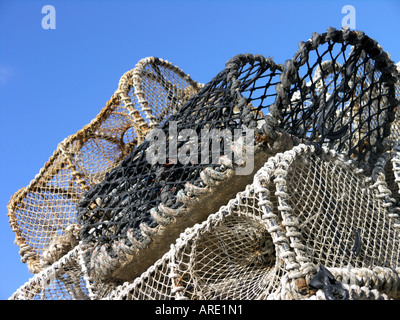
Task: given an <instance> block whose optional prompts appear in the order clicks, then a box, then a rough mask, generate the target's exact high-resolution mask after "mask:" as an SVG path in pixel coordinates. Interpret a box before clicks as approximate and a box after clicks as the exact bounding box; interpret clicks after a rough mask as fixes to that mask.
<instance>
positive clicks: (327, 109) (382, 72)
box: [271, 28, 398, 165]
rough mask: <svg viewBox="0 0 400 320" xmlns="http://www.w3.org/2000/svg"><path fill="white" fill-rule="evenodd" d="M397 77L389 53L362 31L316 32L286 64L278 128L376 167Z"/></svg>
mask: <svg viewBox="0 0 400 320" xmlns="http://www.w3.org/2000/svg"><path fill="white" fill-rule="evenodd" d="M396 76H397V73H396V70H395V67H394V64H393V62H392V61H391V60H390V58H389V56H388V54H387V53H386V52H384V51H383V50H382V48H381V47H380V46H379V45H378V44H377V42H376V41H375V40H373V39H371V38H369V37H368V36H366V35H365V34H364V33H362V32H358V31H350V30H349V29H343V30H335V29H333V28H329V29H328V31H327V32H326V33H323V34H317V33H314V34H313V35H312V38H311V39H310V40H308V41H307V42H300V44H299V51H298V52H297V53H296V54H295V55H294V57H293V59H291V60H288V61H287V62H286V68H285V72H284V73H283V74H282V77H281V78H282V81H281V85H280V87H279V90H278V89H277V91H279V92H280V93H281V94H280V95H279V99H278V100H277V103H276V106H275V108H273V109H272V110H271V112H272V114H273V115H274V117H275V119H276V120H279V124H275V125H278V127H280V128H283V129H285V130H287V131H288V132H289V133H291V134H294V135H296V136H298V137H300V138H303V139H307V140H309V141H313V142H314V143H318V144H319V145H326V146H328V147H329V148H334V149H336V150H338V151H340V152H343V153H345V154H346V155H348V156H349V157H351V158H353V159H355V160H357V161H358V162H364V163H366V164H369V165H373V164H374V162H375V161H376V160H377V158H378V157H379V156H380V155H381V154H382V152H384V151H385V146H384V138H385V137H387V136H388V135H389V134H390V123H391V122H392V121H393V120H394V114H395V107H396V106H397V104H398V100H396V98H395V88H394V83H395V82H396V81H397V78H396Z"/></svg>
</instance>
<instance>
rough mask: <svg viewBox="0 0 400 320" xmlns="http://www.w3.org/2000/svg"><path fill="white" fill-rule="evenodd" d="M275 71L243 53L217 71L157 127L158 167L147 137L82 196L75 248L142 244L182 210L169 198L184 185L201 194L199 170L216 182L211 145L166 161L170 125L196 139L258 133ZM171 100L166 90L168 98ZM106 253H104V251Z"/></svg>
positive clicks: (272, 96) (220, 171)
mask: <svg viewBox="0 0 400 320" xmlns="http://www.w3.org/2000/svg"><path fill="white" fill-rule="evenodd" d="M281 68H282V67H281V66H278V65H275V64H274V63H273V62H272V60H271V59H267V58H264V57H262V56H253V55H250V54H247V55H238V56H236V57H234V58H233V59H231V60H230V61H228V62H227V64H226V68H225V69H224V70H223V71H221V72H220V73H219V74H218V75H217V76H216V77H215V78H214V79H212V80H211V81H210V82H209V83H208V84H207V85H205V87H204V88H203V89H202V90H201V91H200V92H199V93H198V94H196V95H195V96H194V97H193V98H192V99H191V100H190V101H188V102H187V103H186V104H185V105H184V106H183V107H182V108H181V109H180V110H179V112H176V113H175V114H172V115H171V116H170V118H169V119H168V120H167V121H166V122H165V123H164V124H162V126H161V127H160V129H161V130H162V133H163V134H162V135H165V141H166V143H165V146H164V147H165V153H166V155H167V157H166V159H165V163H162V162H163V161H162V160H160V159H159V162H161V163H154V164H151V163H150V162H149V160H148V158H147V157H146V150H147V151H148V150H149V147H151V144H155V143H156V139H155V140H151V139H148V140H146V142H144V143H143V144H142V145H140V146H139V147H138V148H136V149H135V150H134V151H133V152H132V153H131V154H130V156H128V157H127V158H126V159H125V160H124V161H123V162H122V163H121V164H120V165H119V166H118V167H117V168H115V169H114V170H112V171H111V172H109V173H108V174H107V175H106V177H105V179H104V181H103V182H102V183H100V184H98V185H96V186H95V187H93V188H92V189H91V190H90V191H89V192H88V193H87V194H86V196H85V197H84V199H83V200H82V201H81V202H80V203H79V205H78V219H79V221H80V223H81V225H82V229H81V237H82V240H83V242H85V243H96V245H97V246H101V245H103V244H109V243H112V242H113V241H119V240H122V241H124V243H125V245H126V246H128V247H135V246H136V247H141V246H142V245H145V244H146V243H147V242H148V241H149V237H148V235H149V233H151V232H152V230H155V229H154V228H156V227H157V226H158V225H160V224H164V223H168V221H169V220H171V218H172V217H173V216H176V215H178V214H179V212H180V211H182V210H183V208H184V204H183V203H182V202H181V201H179V197H177V195H178V192H179V190H182V188H183V187H184V185H185V184H186V183H188V182H189V183H191V186H192V188H193V189H197V190H201V188H203V187H204V176H203V178H201V173H202V172H203V173H204V172H208V174H209V175H210V176H209V178H210V179H211V180H212V179H214V180H218V179H219V178H220V177H223V175H224V171H225V170H226V169H227V167H226V166H225V165H223V164H220V163H218V162H217V163H216V162H215V158H213V156H215V152H214V153H213V150H214V149H212V147H213V144H212V143H211V142H210V143H209V146H208V147H207V148H206V150H204V147H201V141H200V140H202V142H204V138H203V139H200V138H199V141H198V146H197V147H198V156H197V161H196V160H194V161H192V162H194V163H191V162H189V163H187V164H183V163H182V162H181V161H172V159H171V158H170V157H169V155H170V154H171V153H170V149H171V150H172V149H173V150H175V149H174V148H173V142H172V140H171V139H170V138H171V137H170V130H171V127H172V126H176V130H177V132H178V133H180V132H182V130H183V129H192V130H194V132H195V133H196V134H197V135H198V137H202V134H203V133H202V130H204V129H207V130H208V132H211V130H213V129H214V130H216V131H215V132H216V133H218V132H226V130H228V131H229V132H231V134H232V136H233V135H234V130H235V129H243V128H248V129H252V130H255V132H256V134H257V133H261V130H260V127H261V125H262V123H264V122H265V121H264V117H265V115H266V114H267V113H268V107H269V105H270V104H272V103H273V102H274V101H275V100H276V93H275V91H274V88H275V86H276V84H277V83H278V82H279V76H280V74H281ZM172 95H173V92H171V98H173V97H172ZM224 130H225V131H224ZM215 132H214V134H215ZM243 134H245V131H243ZM158 136H160V134H158ZM203 137H204V136H203ZM181 138H182V140H181ZM160 141H162V140H160ZM188 142H189V140H187V139H186V140H185V137H179V138H178V141H177V143H176V146H177V149H176V150H177V152H179V151H180V150H181V149H182V148H185V147H187V146H188ZM220 143H221V144H220V149H219V150H218V151H219V154H218V155H217V156H223V155H224V154H225V151H226V150H225V149H226V148H230V146H229V147H228V146H225V145H224V143H226V140H224V139H222V138H221V140H220ZM160 148H162V147H161V146H160ZM204 151H206V154H207V157H206V158H203V157H204V156H203V154H204ZM202 152H203V153H202ZM205 159H206V161H204V160H205ZM192 160H193V159H192ZM206 169H212V170H210V171H207V170H206ZM108 250H109V251H112V249H111V247H109V248H108ZM112 254H113V253H112V252H111V255H112Z"/></svg>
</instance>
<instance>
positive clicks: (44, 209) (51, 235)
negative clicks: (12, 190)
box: [8, 58, 201, 273]
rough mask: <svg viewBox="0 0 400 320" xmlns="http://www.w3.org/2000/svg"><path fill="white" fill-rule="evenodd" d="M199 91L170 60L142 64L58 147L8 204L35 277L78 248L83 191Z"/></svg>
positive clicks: (129, 73)
mask: <svg viewBox="0 0 400 320" xmlns="http://www.w3.org/2000/svg"><path fill="white" fill-rule="evenodd" d="M159 73H162V74H163V75H162V76H159V75H158V74H159ZM200 87H201V86H200V85H198V84H197V83H196V82H194V81H193V80H191V79H190V77H189V76H187V75H185V74H184V73H183V72H182V71H181V70H180V69H178V68H177V67H175V66H173V65H171V64H170V63H168V62H167V61H163V60H161V59H157V58H146V59H143V60H141V61H140V62H139V63H138V64H137V66H136V67H135V69H133V70H131V71H129V72H127V73H125V74H124V75H123V76H122V77H121V79H120V82H119V86H118V90H117V91H116V92H115V93H114V95H113V96H112V97H111V99H110V100H109V101H108V102H107V104H106V106H105V107H104V108H103V109H102V111H101V112H100V113H99V114H98V115H97V117H96V118H95V119H94V120H92V122H91V123H90V124H88V125H87V126H85V127H84V128H83V129H81V130H80V131H78V132H77V133H75V134H74V135H72V136H69V137H68V138H66V139H65V140H64V141H63V142H62V143H60V144H59V145H58V147H57V150H56V151H55V152H54V154H53V155H52V156H51V157H50V159H49V160H48V162H47V163H46V164H45V165H44V167H43V168H42V169H41V170H40V172H39V174H38V175H37V176H36V177H35V179H34V180H32V181H31V183H30V184H29V185H28V186H27V187H25V188H22V189H21V190H19V191H18V192H17V193H16V194H15V195H14V196H13V197H12V198H11V200H10V202H9V205H8V210H9V214H8V215H9V217H10V224H11V226H12V228H13V231H14V232H15V233H16V244H17V245H18V246H19V247H20V248H21V251H20V254H21V257H22V258H21V260H22V261H23V262H28V267H29V270H30V271H31V272H34V273H36V272H38V271H40V270H41V269H42V267H44V266H47V265H49V264H51V263H53V262H55V261H56V260H57V259H58V258H60V257H61V256H62V255H63V254H65V253H67V252H68V251H69V250H70V249H72V248H73V247H74V246H75V245H76V244H77V242H78V241H79V230H78V231H77V232H74V235H75V237H71V236H70V234H71V232H68V231H67V228H68V227H70V229H74V230H75V231H76V229H78V228H79V226H78V225H77V223H78V221H77V214H76V208H75V207H76V203H77V202H78V200H79V199H80V198H81V197H82V195H83V194H84V192H86V191H87V190H89V188H90V187H91V186H93V185H95V184H97V183H99V182H100V181H102V180H103V179H104V177H105V174H106V173H107V172H108V171H109V170H111V169H112V168H114V167H115V166H116V165H118V164H119V163H120V162H121V160H122V159H124V158H125V157H126V156H127V155H128V154H130V153H131V152H132V150H133V149H134V147H135V146H136V145H137V144H140V143H142V142H143V140H144V136H145V134H146V133H147V132H148V130H149V129H150V128H151V126H152V125H154V123H155V122H156V121H161V120H162V119H163V117H164V116H165V115H166V114H167V113H172V112H174V111H176V109H179V108H180V107H181V105H182V104H183V103H184V102H185V101H186V100H187V99H188V98H189V97H190V96H191V95H193V94H194V93H195V92H197V91H198V90H199V88H200ZM161 96H163V97H165V99H164V100H168V99H169V100H168V101H169V103H168V105H167V104H166V103H165V101H158V100H154V97H161ZM138 99H139V101H137V100H138ZM146 116H150V118H146ZM68 233H69V234H68ZM63 235H64V237H62V236H63ZM62 238H63V240H62V243H57V241H58V242H59V240H60V239H62ZM67 240H70V242H69V243H68V241H67ZM52 248H53V249H55V248H57V250H56V251H54V250H52ZM43 253H45V254H44V255H45V257H44V258H43Z"/></svg>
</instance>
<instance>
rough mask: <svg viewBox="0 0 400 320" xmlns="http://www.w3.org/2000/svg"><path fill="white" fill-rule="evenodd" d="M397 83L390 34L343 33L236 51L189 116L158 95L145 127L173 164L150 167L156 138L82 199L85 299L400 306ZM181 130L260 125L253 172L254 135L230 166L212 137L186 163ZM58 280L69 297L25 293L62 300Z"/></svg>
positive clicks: (34, 285)
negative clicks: (245, 153)
mask: <svg viewBox="0 0 400 320" xmlns="http://www.w3.org/2000/svg"><path fill="white" fill-rule="evenodd" d="M153 71H154V73H153V78H151V77H150V78H151V79H156V78H157V77H158V78H157V79H160V78H161V76H160V74H162V73H160V72H158V71H156V70H153ZM397 78H398V72H397V71H396V70H395V68H394V64H393V62H392V61H391V60H390V58H389V56H388V55H387V54H386V53H385V52H384V51H383V50H382V48H381V47H380V46H379V45H378V44H377V43H376V41H375V40H372V39H370V38H369V37H368V36H366V35H364V34H363V33H362V32H358V31H350V30H348V29H343V30H335V29H333V28H329V29H328V31H327V32H326V33H323V34H321V35H319V34H316V33H314V34H313V36H312V39H310V40H308V41H307V42H301V43H300V50H299V52H298V53H296V54H295V56H294V58H293V59H292V60H288V61H287V62H286V64H285V65H278V64H275V63H274V62H273V60H272V59H270V58H264V57H262V56H260V55H251V54H245V55H238V56H236V57H234V58H232V59H231V60H230V61H228V62H227V64H226V67H225V69H224V70H223V71H221V72H220V73H219V74H218V75H217V76H216V77H215V78H214V79H212V81H210V82H209V83H208V84H206V85H205V86H204V87H203V88H202V89H201V90H200V91H198V93H197V94H195V95H194V96H193V97H192V98H191V99H189V100H188V101H187V102H186V103H181V104H179V107H178V108H177V109H179V110H178V111H177V112H176V113H174V112H173V111H171V110H173V108H172V109H171V108H170V107H169V101H174V99H172V100H171V99H170V96H169V99H168V100H163V102H159V104H160V105H162V104H163V103H164V106H165V109H163V110H165V111H158V114H162V115H165V117H164V118H162V119H161V118H160V117H157V116H154V117H153V116H152V114H146V117H147V120H146V121H147V122H146V123H148V125H147V127H146V128H149V129H150V128H153V129H155V128H160V129H161V132H162V133H163V135H164V136H165V137H166V143H165V145H163V146H162V147H165V151H166V154H167V158H166V159H165V163H153V164H151V163H150V162H149V161H148V159H147V158H146V152H148V151H149V150H150V149H149V148H150V147H151V142H154V141H151V140H149V139H151V138H149V137H151V136H147V139H146V140H144V142H143V141H142V144H140V145H138V146H136V147H135V148H134V149H133V150H132V151H131V153H130V154H129V155H128V156H127V157H126V158H125V159H124V160H122V161H121V162H120V163H119V164H118V165H116V166H115V168H113V169H111V170H109V172H108V173H107V174H106V175H105V177H104V179H103V180H102V181H101V182H100V183H98V184H96V185H94V186H92V187H91V188H90V190H89V191H88V192H87V193H86V194H85V196H84V197H81V198H80V201H79V203H78V205H77V210H78V222H79V223H80V225H81V229H80V235H79V237H77V238H76V239H79V241H80V243H79V245H78V246H77V247H76V248H75V249H74V250H76V252H78V256H79V257H77V256H75V255H73V259H75V260H74V261H75V262H76V263H79V266H80V270H79V271H78V269H79V268H78V269H77V271H76V275H74V279H78V278H79V279H84V282H81V283H82V285H83V283H84V284H85V285H86V287H85V289H82V290H83V292H84V296H82V298H86V297H89V298H90V299H331V298H332V297H333V298H343V297H344V296H346V295H347V296H348V297H349V298H350V299H398V298H400V281H399V272H400V269H399V268H400V267H399V254H400V250H399V240H400V239H399V226H400V223H399V212H398V211H399V209H398V206H397V205H396V204H397V203H396V199H394V198H396V197H397V195H398V187H397V182H398V181H400V174H398V173H396V172H397V171H396V170H397V169H398V166H399V165H400V164H399V165H398V166H397V167H396V159H400V156H398V155H397V158H396V152H398V151H399V150H400V149H399V148H400V147H396V145H395V143H396V142H397V140H398V138H397V135H396V133H395V132H396V131H395V129H394V128H395V126H396V123H397V119H398V114H397V112H398V110H397V104H398V101H399V97H398V96H397V98H396V95H395V94H397V95H398V91H396V92H395V83H396V81H397ZM149 85H150V86H151V85H153V86H154V84H149ZM166 87H168V86H164V87H163V88H164V89H166ZM396 90H398V88H396ZM166 91H168V89H166ZM174 92H175V94H176V95H175V97H176V96H179V95H180V94H183V92H184V90H183V91H182V90H175V91H174ZM178 92H179V93H178ZM169 93H170V91H169ZM141 100H143V99H141V98H140V97H139V98H138V102H139V103H142V101H141ZM182 100H183V99H182ZM154 101H156V98H154ZM157 101H158V100H157ZM144 109H145V108H143V109H142V110H144ZM152 110H157V109H153V108H152ZM140 115H144V111H143V112H142V113H140ZM395 116H396V117H397V118H395ZM149 119H150V120H149ZM174 125H176V129H177V132H182V131H181V130H183V129H193V130H194V132H195V133H196V134H197V135H198V136H201V130H202V129H204V128H205V129H208V130H211V129H215V131H214V134H218V133H220V132H226V130H225V129H227V131H228V132H230V133H232V132H233V131H234V130H236V129H250V130H254V138H255V141H252V143H254V144H255V148H254V169H253V170H252V171H251V172H250V173H249V174H247V175H240V174H238V170H239V169H241V167H243V165H244V163H246V164H247V163H248V161H247V162H244V161H243V159H242V158H240V159H236V158H234V159H227V157H226V152H227V151H228V153H229V152H231V151H232V150H237V149H241V148H242V147H243V145H246V146H247V147H248V145H249V141H246V139H247V136H245V135H244V134H242V136H241V137H240V138H239V139H238V140H237V141H236V142H237V144H236V145H235V144H228V143H226V141H223V143H221V145H220V146H221V150H219V153H218V154H217V159H218V162H217V163H215V162H213V161H211V160H214V159H211V158H212V156H213V155H214V154H213V152H212V151H213V150H212V147H211V144H210V146H208V148H207V151H208V152H209V153H208V160H209V161H208V162H206V163H201V161H199V162H198V164H196V163H186V164H183V163H180V162H177V161H176V157H174V156H171V153H170V151H171V150H172V151H173V150H174V147H175V143H176V144H177V150H178V151H180V150H185V149H184V148H185V144H186V143H187V142H188V141H189V140H190V139H189V138H188V137H187V136H184V135H183V134H182V135H181V136H180V139H179V141H178V142H177V141H174V139H173V135H172V134H170V131H169V130H170V128H171V126H174ZM158 133H160V131H158ZM221 140H223V139H221ZM196 142H197V143H198V144H197V147H200V143H199V142H198V141H196ZM194 144H195V145H196V143H194ZM186 145H187V144H186ZM396 148H397V149H396ZM328 149H329V151H328ZM288 150H289V151H288ZM285 151H286V152H285ZM175 155H176V154H175ZM198 160H199V159H198ZM202 160H203V159H202ZM247 160H248V159H247ZM392 163H393V167H392V166H391V164H392ZM399 163H400V162H399ZM396 188H397V189H396ZM389 189H390V190H389ZM243 190H244V191H243ZM229 199H231V200H229ZM228 201H229V202H228ZM215 212H216V213H215ZM185 228H186V229H185ZM70 229H72V230H71V231H73V232H76V230H78V229H76V230H75V229H74V228H72V227H70ZM179 235H180V236H179ZM176 239H177V240H176ZM171 243H172V245H171ZM168 250H169V251H168ZM71 252H72V251H71ZM67 256H68V255H67ZM67 256H65V257H67ZM65 257H64V258H62V259H60V260H59V261H58V262H60V263H63V262H61V261H64V260H63V259H66V258H65ZM67 260H68V259H67ZM68 261H69V260H68ZM54 265H55V264H54ZM323 266H324V267H326V268H327V269H322V268H323ZM51 268H52V266H50V267H49V268H48V270H53V269H51ZM318 268H320V269H318ZM328 269H329V270H328ZM56 270H58V269H57V268H56ZM324 270H325V271H324ZM48 272H50V273H51V272H52V275H53V278H52V279H53V282H54V286H53V287H54V288H55V289H54V291H55V292H53V293H51V292H50V291H49V290H48V288H47V287H46V286H43V285H42V283H43V282H41V280H40V279H41V277H42V275H40V274H37V275H36V276H35V277H34V278H33V279H31V281H29V283H27V284H25V285H24V286H22V287H21V288H20V289H18V291H17V293H16V294H15V295H13V297H12V298H13V299H19V298H25V297H33V296H36V297H39V296H42V297H44V298H51V296H52V295H54V297H56V296H57V291H59V290H62V289H58V288H57V286H56V283H58V280H57V279H58V277H60V276H62V272H63V271H61V273H57V272H53V271H48ZM74 272H75V271H74ZM66 273H67V274H68V271H67V272H66ZM55 274H56V276H54V275H55ZM316 279H317V280H316ZM321 279H322V280H324V279H325V280H326V279H329V283H327V284H323V282H324V281H322V280H321ZM124 281H125V283H123V284H122V282H124ZM321 283H322V284H323V285H321ZM312 284H313V285H314V286H312ZM46 290H47V291H46ZM43 292H46V294H47V296H46V294H43ZM65 292H66V291H65V290H64V291H63V294H64V297H63V298H77V297H74V296H73V294H71V293H65Z"/></svg>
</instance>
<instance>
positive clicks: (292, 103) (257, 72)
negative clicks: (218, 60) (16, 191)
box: [78, 28, 398, 255]
mask: <svg viewBox="0 0 400 320" xmlns="http://www.w3.org/2000/svg"><path fill="white" fill-rule="evenodd" d="M396 77H397V73H396V70H395V68H394V64H393V62H392V61H391V60H390V58H389V57H388V55H387V54H386V53H385V52H384V51H383V50H382V48H380V47H379V45H378V44H377V43H376V41H375V40H373V39H371V38H369V37H368V36H366V35H365V34H364V33H362V32H356V31H350V30H348V29H347V30H346V29H344V30H335V29H333V28H330V29H328V31H327V32H326V33H323V34H316V33H314V34H313V36H312V38H311V39H310V40H308V41H307V42H300V49H299V51H298V52H297V53H296V54H295V55H294V57H293V59H291V60H288V61H287V62H286V63H285V65H284V66H283V65H278V64H275V63H274V62H273V60H272V59H271V58H265V57H263V56H260V55H251V54H245V55H238V56H235V57H234V58H232V59H231V60H230V61H228V62H227V64H226V67H225V69H224V70H223V71H221V72H220V73H219V74H218V75H217V76H216V77H215V78H214V79H212V80H211V81H210V82H209V83H208V84H206V85H205V86H204V88H203V89H202V90H200V92H198V94H196V95H195V96H194V97H193V98H192V99H191V100H189V101H188V102H187V103H186V104H185V105H184V106H183V107H182V108H181V109H180V110H179V111H177V112H176V113H174V114H172V115H171V116H170V118H169V119H168V120H167V121H166V122H165V123H163V124H162V126H161V128H160V129H161V130H162V132H163V135H164V137H163V138H165V140H164V141H165V144H160V148H165V151H166V152H165V153H166V155H167V157H166V158H165V163H155V164H151V163H150V162H149V161H148V159H147V157H146V150H148V149H149V147H150V144H151V143H154V141H149V140H147V141H146V142H145V143H143V144H142V145H140V146H138V147H137V148H136V149H135V150H134V151H133V152H132V153H131V154H130V155H129V156H128V157H127V158H126V159H125V160H124V161H123V162H122V163H121V164H120V165H119V166H118V167H116V168H114V169H113V170H112V171H111V172H109V173H108V174H107V175H106V177H105V179H104V180H103V181H102V182H101V183H99V184H98V185H96V186H94V187H93V188H92V189H91V190H90V191H89V192H88V193H87V194H86V195H85V197H84V198H83V199H82V200H81V202H80V203H79V205H78V219H79V222H80V224H81V226H82V229H81V238H82V241H83V242H84V243H91V244H95V245H96V246H101V245H103V244H109V243H112V242H113V241H123V242H124V244H125V245H126V246H128V247H129V246H132V247H135V246H136V247H137V246H140V244H143V243H144V244H145V243H146V241H147V239H148V235H146V234H145V233H144V232H143V230H144V229H143V227H140V225H145V226H146V227H145V229H146V228H147V229H146V230H147V231H146V232H150V233H151V230H152V229H154V228H155V227H157V226H158V225H160V224H163V223H164V222H167V221H169V220H170V219H171V218H172V217H173V216H175V215H177V214H179V210H181V208H182V207H184V204H183V203H182V202H180V201H179V197H178V196H177V195H178V192H179V191H180V190H182V189H183V187H184V185H185V184H186V183H187V182H190V183H191V185H193V186H194V188H201V187H202V184H203V181H204V180H203V179H200V175H201V173H202V172H204V171H205V169H206V168H212V169H213V172H214V175H215V179H218V174H219V173H221V174H223V172H224V170H226V167H225V166H224V165H223V164H216V163H214V162H213V161H212V156H213V153H212V150H211V149H207V151H210V152H209V153H208V154H209V158H208V163H204V161H203V163H202V162H201V159H200V153H201V151H199V154H198V158H197V160H198V161H195V162H196V163H197V164H196V163H191V162H189V163H187V164H183V163H181V162H179V161H178V162H177V161H171V159H170V158H169V157H168V155H169V154H170V149H171V150H172V148H173V147H174V145H172V141H173V140H171V139H170V136H169V130H170V129H171V125H172V124H173V125H176V129H177V131H178V132H181V131H182V130H184V129H192V130H193V131H194V132H195V133H196V134H197V135H198V136H201V130H202V129H205V128H206V129H209V130H211V129H216V130H217V131H218V130H220V131H221V130H225V129H227V130H229V131H230V132H233V131H234V130H235V129H240V128H243V127H244V126H245V127H246V128H250V129H253V130H255V134H256V140H257V137H264V138H265V137H267V138H268V139H270V140H273V139H275V138H276V132H277V131H280V130H281V131H282V130H283V131H286V132H287V133H289V134H291V135H293V136H296V137H298V138H300V139H302V140H303V141H304V140H305V141H308V142H310V143H315V144H318V145H326V146H329V147H330V148H334V149H336V150H337V151H339V152H342V153H344V154H346V155H347V156H350V157H352V158H353V159H355V160H357V161H358V162H359V163H364V164H369V165H371V164H373V162H374V161H376V159H377V158H378V157H379V155H380V154H381V153H382V152H384V150H385V144H384V142H385V137H386V136H388V135H389V134H390V123H391V122H392V121H393V119H394V113H395V108H396V106H397V104H398V101H397V100H396V99H395V91H394V90H395V89H394V84H395V82H396V81H397V80H396ZM172 96H173V92H171V97H172ZM187 139H188V137H186V140H185V139H182V140H180V139H178V142H177V150H180V149H181V148H184V147H185V145H186V146H187V144H186V143H187V142H188V140H187ZM268 139H267V140H268ZM198 147H199V148H200V146H198ZM209 148H211V144H210V147H209ZM199 150H200V149H199ZM202 151H204V150H202ZM220 152H221V154H224V146H223V144H221V149H220ZM206 162H207V161H206ZM160 207H161V208H163V210H161V211H160V210H159V211H157V212H155V211H154V210H155V208H160ZM152 210H153V211H152ZM107 250H110V254H111V255H113V254H116V255H117V253H116V252H114V253H113V252H112V250H113V248H112V246H109V247H108V249H107Z"/></svg>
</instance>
